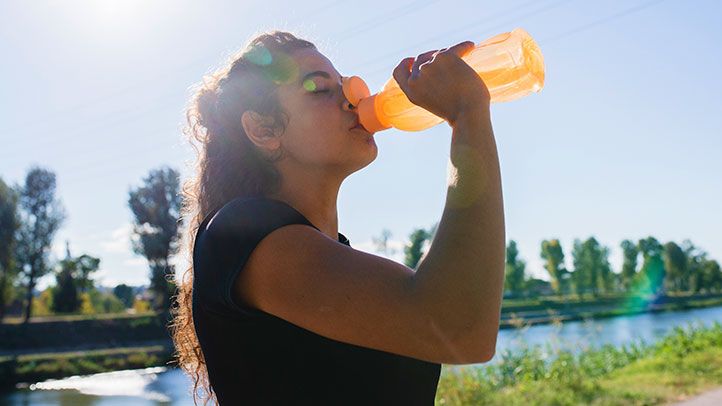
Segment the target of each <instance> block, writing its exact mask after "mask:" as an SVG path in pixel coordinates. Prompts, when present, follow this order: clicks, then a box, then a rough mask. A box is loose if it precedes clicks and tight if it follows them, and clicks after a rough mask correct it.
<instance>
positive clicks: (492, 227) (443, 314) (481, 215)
mask: <svg viewBox="0 0 722 406" xmlns="http://www.w3.org/2000/svg"><path fill="white" fill-rule="evenodd" d="M450 124H451V125H452V128H453V134H452V142H451V153H450V160H449V166H448V190H447V197H446V206H445V208H444V212H443V214H442V217H441V221H440V222H439V226H438V229H437V231H436V235H435V237H434V239H433V241H432V243H431V247H430V248H429V252H428V253H427V254H426V256H425V257H424V258H422V259H421V261H420V262H419V265H418V267H417V272H416V274H415V276H414V279H415V281H414V290H415V294H416V295H417V299H418V300H420V301H421V302H422V303H424V305H423V306H425V307H426V308H427V309H428V310H427V311H429V312H430V313H432V314H435V315H436V317H437V318H439V319H441V320H445V323H446V328H447V329H448V331H456V332H459V334H461V337H460V340H459V341H457V343H459V345H461V346H466V345H468V346H469V347H468V348H463V349H460V351H463V352H464V353H467V354H468V353H472V354H479V355H478V356H477V358H478V359H480V360H483V359H488V358H491V356H492V355H493V353H494V347H495V345H496V336H497V331H498V328H499V317H500V311H501V299H502V293H503V284H504V261H505V255H504V254H505V244H506V243H505V241H506V239H505V231H504V207H503V198H502V190H501V176H500V169H499V159H498V156H497V150H496V144H495V141H494V135H493V131H492V127H491V119H490V114H489V110H488V108H484V107H480V108H478V109H475V110H472V111H467V112H463V113H460V114H459V116H458V118H457V119H456V120H455V121H454V122H453V123H450Z"/></svg>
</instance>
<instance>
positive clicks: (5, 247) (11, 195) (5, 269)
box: [0, 178, 20, 322]
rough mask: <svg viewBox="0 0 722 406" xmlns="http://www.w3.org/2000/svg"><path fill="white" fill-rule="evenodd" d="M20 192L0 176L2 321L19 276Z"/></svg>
mask: <svg viewBox="0 0 722 406" xmlns="http://www.w3.org/2000/svg"><path fill="white" fill-rule="evenodd" d="M18 198H19V197H18V193H17V192H16V191H15V190H14V189H13V188H11V187H9V186H8V185H7V184H6V183H5V182H4V181H3V180H2V178H0V322H1V321H2V320H3V318H4V317H5V306H6V305H7V304H8V303H9V302H10V300H12V297H11V296H12V285H13V282H14V280H15V279H16V278H17V268H16V267H15V255H14V254H15V253H14V251H15V238H16V233H17V231H18V227H20V220H19V218H18Z"/></svg>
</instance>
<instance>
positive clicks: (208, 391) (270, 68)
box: [171, 31, 316, 405]
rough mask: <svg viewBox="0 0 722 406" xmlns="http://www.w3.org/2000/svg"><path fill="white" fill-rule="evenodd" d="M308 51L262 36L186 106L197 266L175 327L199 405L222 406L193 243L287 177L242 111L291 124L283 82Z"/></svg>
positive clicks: (288, 38) (187, 209) (206, 80)
mask: <svg viewBox="0 0 722 406" xmlns="http://www.w3.org/2000/svg"><path fill="white" fill-rule="evenodd" d="M303 48H312V49H316V46H315V45H314V44H313V43H311V42H309V41H306V40H303V39H300V38H297V37H296V36H294V35H293V34H291V33H288V32H283V31H272V32H266V33H263V34H261V35H258V36H256V37H255V38H253V39H252V40H250V41H249V43H248V44H247V45H246V46H245V47H244V49H243V50H242V51H240V52H239V53H237V54H235V55H234V56H232V57H231V58H230V60H229V61H228V62H227V63H226V64H225V65H224V66H223V67H221V68H220V69H218V70H216V71H215V72H213V73H211V74H208V75H206V76H205V77H203V80H202V81H201V82H200V83H198V84H197V85H196V86H195V89H194V94H193V96H192V98H191V101H190V105H189V106H188V108H187V111H186V119H187V124H186V127H185V128H184V131H183V132H184V134H185V135H186V136H187V137H188V140H189V142H190V144H191V146H192V147H193V149H194V150H195V152H196V161H195V164H194V173H193V175H192V176H191V178H189V179H188V180H186V181H185V182H184V183H183V187H182V196H183V204H182V210H181V215H182V217H183V218H184V221H183V224H185V225H186V227H187V228H186V230H185V231H184V234H185V235H184V238H185V239H186V242H187V252H186V254H187V258H188V263H189V264H190V266H189V267H188V268H187V269H186V271H185V272H184V273H183V276H182V278H181V280H180V281H178V289H177V292H176V298H175V299H176V300H175V301H174V303H175V306H174V308H173V309H172V313H173V319H172V322H171V330H172V337H173V343H174V345H175V352H174V358H175V359H176V362H177V363H178V365H179V366H180V368H181V369H182V370H183V371H184V372H185V373H186V374H187V375H188V376H190V378H191V379H192V381H193V389H192V394H193V403H194V404H196V399H197V397H198V396H200V397H201V399H202V400H203V404H204V405H205V404H207V403H208V401H211V400H212V401H213V402H214V403H215V404H217V399H216V396H215V392H214V391H213V388H212V387H211V385H210V382H209V380H208V370H207V369H206V363H205V359H204V357H203V351H202V350H201V348H200V345H199V343H198V337H197V336H196V332H195V328H194V325H193V313H192V307H191V305H192V297H193V261H192V254H193V242H194V241H195V236H196V233H197V232H198V227H199V226H200V223H201V222H202V221H203V219H204V218H205V217H206V216H207V215H208V214H209V213H210V212H211V211H213V210H214V209H216V208H219V207H222V206H223V205H224V204H225V203H227V202H229V201H230V200H232V199H234V198H236V197H242V196H265V195H267V194H269V193H272V192H274V191H276V190H277V188H278V187H279V185H280V174H279V172H278V171H277V170H276V168H275V167H274V165H273V162H274V161H275V160H276V159H278V158H279V156H267V155H265V154H264V153H262V152H261V151H260V150H259V149H258V148H257V147H256V146H255V145H254V144H253V143H252V142H251V141H250V140H249V139H248V137H247V135H246V133H245V131H244V129H243V126H242V125H241V116H242V114H243V113H244V112H245V111H247V110H252V111H255V112H257V113H259V114H263V115H267V116H271V117H273V118H274V119H275V122H276V124H277V125H278V126H281V127H285V125H286V123H287V116H286V113H285V112H283V111H282V109H281V108H280V106H279V102H278V96H277V88H278V87H277V85H278V84H280V83H284V82H285V81H287V80H291V79H293V78H294V76H295V75H296V74H297V67H296V66H295V64H294V63H293V60H292V59H291V58H290V56H289V55H290V53H291V52H292V51H294V50H297V49H303ZM281 152H282V151H281ZM199 389H200V390H201V393H198V392H199Z"/></svg>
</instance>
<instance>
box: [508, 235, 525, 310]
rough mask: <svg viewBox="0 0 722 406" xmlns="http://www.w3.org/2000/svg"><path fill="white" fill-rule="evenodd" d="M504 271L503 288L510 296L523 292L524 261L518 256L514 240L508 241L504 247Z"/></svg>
mask: <svg viewBox="0 0 722 406" xmlns="http://www.w3.org/2000/svg"><path fill="white" fill-rule="evenodd" d="M505 268H506V271H505V278H504V290H506V291H507V292H509V293H510V294H511V295H512V296H519V295H520V294H522V293H523V292H524V288H525V286H524V282H525V281H526V276H525V273H524V270H525V268H526V262H525V261H523V260H521V259H520V258H519V249H518V248H517V246H516V241H514V240H511V241H509V245H507V247H506V266H505Z"/></svg>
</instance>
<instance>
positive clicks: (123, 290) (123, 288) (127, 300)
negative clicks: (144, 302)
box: [113, 283, 135, 308]
mask: <svg viewBox="0 0 722 406" xmlns="http://www.w3.org/2000/svg"><path fill="white" fill-rule="evenodd" d="M113 294H114V295H115V296H117V297H118V299H120V301H121V302H123V304H124V305H125V307H126V308H128V307H133V298H134V296H135V295H134V294H133V288H132V287H130V286H128V285H126V284H124V283H121V284H120V285H117V286H116V287H114V288H113Z"/></svg>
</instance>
